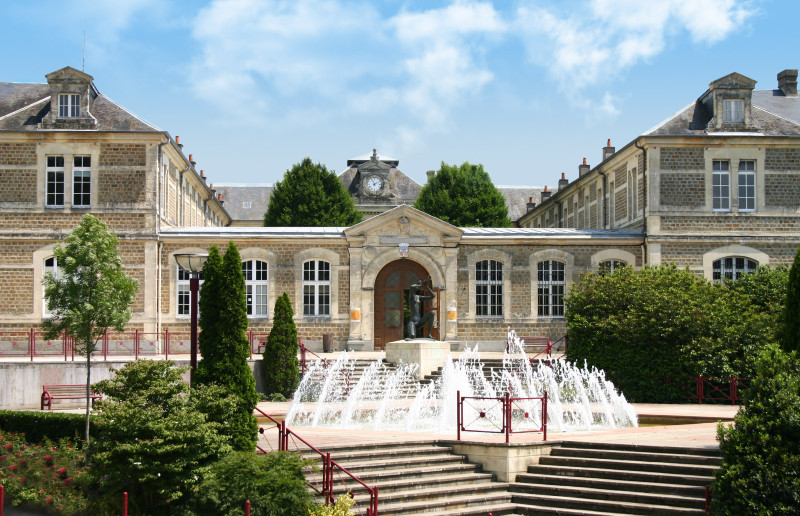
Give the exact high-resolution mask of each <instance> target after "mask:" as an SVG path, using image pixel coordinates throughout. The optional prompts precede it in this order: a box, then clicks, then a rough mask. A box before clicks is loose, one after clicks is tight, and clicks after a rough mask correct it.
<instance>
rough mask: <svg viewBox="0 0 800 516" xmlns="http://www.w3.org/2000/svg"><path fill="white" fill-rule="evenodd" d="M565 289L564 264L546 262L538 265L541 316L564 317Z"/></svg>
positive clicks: (554, 261) (538, 293) (552, 261)
mask: <svg viewBox="0 0 800 516" xmlns="http://www.w3.org/2000/svg"><path fill="white" fill-rule="evenodd" d="M565 288H566V281H565V274H564V262H559V261H557V260H545V261H541V262H539V263H538V264H537V289H538V292H537V295H538V310H539V312H538V313H539V315H541V316H550V317H563V315H564V291H565Z"/></svg>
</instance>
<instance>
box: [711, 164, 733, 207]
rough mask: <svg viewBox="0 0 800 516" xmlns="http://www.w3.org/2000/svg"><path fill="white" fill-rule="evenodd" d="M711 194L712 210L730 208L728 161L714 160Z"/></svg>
mask: <svg viewBox="0 0 800 516" xmlns="http://www.w3.org/2000/svg"><path fill="white" fill-rule="evenodd" d="M712 165H713V178H712V183H711V189H712V190H711V196H712V198H713V209H714V211H730V209H731V173H730V163H728V162H727V161H719V160H714V161H713V162H712Z"/></svg>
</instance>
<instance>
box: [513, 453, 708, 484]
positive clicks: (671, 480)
mask: <svg viewBox="0 0 800 516" xmlns="http://www.w3.org/2000/svg"><path fill="white" fill-rule="evenodd" d="M542 458H543V457H542ZM539 460H540V461H541V458H540V459H539ZM528 472H529V473H534V474H540V475H555V476H559V477H583V478H586V477H589V478H605V479H612V480H626V481H630V482H649V483H656V484H676V485H688V486H706V485H709V484H711V482H712V481H713V480H714V477H713V475H682V474H681V475H675V474H671V473H659V472H651V471H626V470H623V469H601V468H585V467H576V466H555V465H543V464H541V463H540V464H539V465H538V466H528Z"/></svg>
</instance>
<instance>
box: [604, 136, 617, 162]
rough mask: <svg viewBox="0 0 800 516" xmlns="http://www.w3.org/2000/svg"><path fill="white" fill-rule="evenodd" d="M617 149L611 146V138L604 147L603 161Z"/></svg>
mask: <svg viewBox="0 0 800 516" xmlns="http://www.w3.org/2000/svg"><path fill="white" fill-rule="evenodd" d="M615 150H616V149H614V147H612V146H611V138H609V139H608V142H607V143H606V146H605V147H603V161H605V160H607V159H608V158H610V157H611V156H613V155H614V151H615Z"/></svg>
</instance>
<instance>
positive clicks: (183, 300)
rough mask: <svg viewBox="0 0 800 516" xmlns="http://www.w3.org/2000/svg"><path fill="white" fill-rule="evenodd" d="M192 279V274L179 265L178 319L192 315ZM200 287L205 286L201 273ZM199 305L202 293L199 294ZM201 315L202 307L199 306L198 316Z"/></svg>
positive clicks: (177, 283) (177, 284)
mask: <svg viewBox="0 0 800 516" xmlns="http://www.w3.org/2000/svg"><path fill="white" fill-rule="evenodd" d="M191 278H192V275H191V273H189V272H188V271H187V270H186V269H184V268H183V267H181V266H180V265H178V281H177V282H176V286H177V292H176V294H177V296H176V297H177V301H178V302H177V305H178V307H177V315H178V317H189V316H190V315H191V314H192V292H191V289H190V287H191V285H190V283H189V282H190V280H191ZM199 279H200V283H199V284H200V285H202V284H203V274H202V273H200V278H199ZM197 297H198V303H199V301H200V293H199V292H198V294H197ZM199 314H200V307H199V306H198V315H199Z"/></svg>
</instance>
